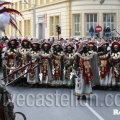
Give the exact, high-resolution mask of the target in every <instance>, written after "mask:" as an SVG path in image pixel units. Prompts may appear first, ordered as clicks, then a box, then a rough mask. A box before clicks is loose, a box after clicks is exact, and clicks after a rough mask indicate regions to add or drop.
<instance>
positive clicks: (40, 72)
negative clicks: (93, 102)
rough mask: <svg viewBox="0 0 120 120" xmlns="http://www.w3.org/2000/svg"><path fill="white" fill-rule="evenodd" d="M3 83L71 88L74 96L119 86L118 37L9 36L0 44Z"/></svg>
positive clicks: (119, 42)
mask: <svg viewBox="0 0 120 120" xmlns="http://www.w3.org/2000/svg"><path fill="white" fill-rule="evenodd" d="M0 55H1V59H0V60H1V70H2V71H3V82H4V83H5V84H6V85H9V84H16V82H17V83H18V84H19V85H22V86H32V87H33V86H45V87H46V86H52V87H53V86H54V87H58V86H67V87H75V95H77V96H78V99H79V98H80V97H81V96H82V98H84V99H85V98H86V95H90V94H91V93H92V89H93V88H94V89H98V87H99V88H102V89H104V90H105V89H108V88H109V89H113V90H115V89H117V90H118V89H119V88H120V38H118V37H115V38H112V39H108V38H106V39H105V38H94V39H93V38H92V39H91V38H80V39H78V38H69V39H63V38H61V39H60V40H59V41H58V40H54V38H52V39H47V40H45V39H44V40H38V39H36V38H33V39H28V38H27V37H25V38H22V39H18V38H15V37H10V38H8V39H6V40H4V39H3V40H1V43H0Z"/></svg>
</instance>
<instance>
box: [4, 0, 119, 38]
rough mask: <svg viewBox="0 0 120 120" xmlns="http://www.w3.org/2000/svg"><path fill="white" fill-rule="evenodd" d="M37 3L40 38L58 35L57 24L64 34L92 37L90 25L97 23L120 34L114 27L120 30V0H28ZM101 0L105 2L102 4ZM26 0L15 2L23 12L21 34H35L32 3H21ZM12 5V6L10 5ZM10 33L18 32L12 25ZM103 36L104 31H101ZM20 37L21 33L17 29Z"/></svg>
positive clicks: (8, 33)
mask: <svg viewBox="0 0 120 120" xmlns="http://www.w3.org/2000/svg"><path fill="white" fill-rule="evenodd" d="M26 1H27V2H28V3H30V4H36V37H37V38H39V39H42V38H49V37H53V36H54V37H57V32H56V25H57V24H59V25H60V26H61V37H63V38H68V37H71V36H78V37H84V36H89V28H90V26H93V27H94V28H95V27H96V26H97V25H101V26H102V27H103V28H104V27H105V26H110V28H111V31H112V35H113V36H118V34H117V33H116V32H114V30H113V29H114V28H115V29H116V30H117V31H118V32H120V0H26ZM100 1H103V2H104V3H103V4H101V3H100ZM23 2H24V0H18V1H17V2H14V5H13V6H12V7H13V8H15V9H17V10H19V11H20V12H21V13H22V14H23V17H24V19H23V18H21V17H16V19H17V23H18V28H19V29H20V31H21V32H22V36H29V37H33V34H34V25H33V23H34V21H33V20H34V19H33V17H34V15H33V6H31V5H28V4H22V3H23ZM9 7H11V6H10V5H9ZM6 32H7V35H9V36H10V35H15V30H14V29H13V28H11V27H8V28H7V29H6ZM100 34H101V36H102V35H103V32H101V33H100ZM17 36H18V37H21V35H20V34H19V33H18V32H17Z"/></svg>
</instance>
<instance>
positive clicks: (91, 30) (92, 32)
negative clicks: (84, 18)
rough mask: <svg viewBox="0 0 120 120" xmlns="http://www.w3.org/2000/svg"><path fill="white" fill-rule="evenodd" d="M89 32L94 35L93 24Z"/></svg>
mask: <svg viewBox="0 0 120 120" xmlns="http://www.w3.org/2000/svg"><path fill="white" fill-rule="evenodd" d="M89 33H90V36H91V37H93V34H94V29H93V26H91V28H90V29H89Z"/></svg>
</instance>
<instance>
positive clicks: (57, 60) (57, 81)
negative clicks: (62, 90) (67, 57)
mask: <svg viewBox="0 0 120 120" xmlns="http://www.w3.org/2000/svg"><path fill="white" fill-rule="evenodd" d="M52 56H53V57H52V73H53V81H51V85H52V86H61V85H62V83H63V67H64V65H63V59H64V52H63V49H62V46H61V44H60V42H55V43H54V44H53V51H52Z"/></svg>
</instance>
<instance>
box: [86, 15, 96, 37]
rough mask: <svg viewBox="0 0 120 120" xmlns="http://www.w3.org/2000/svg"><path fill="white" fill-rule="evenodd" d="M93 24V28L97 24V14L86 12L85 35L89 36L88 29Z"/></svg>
mask: <svg viewBox="0 0 120 120" xmlns="http://www.w3.org/2000/svg"><path fill="white" fill-rule="evenodd" d="M91 26H93V28H94V30H95V27H96V26H97V14H86V35H87V36H89V29H90V27H91Z"/></svg>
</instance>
